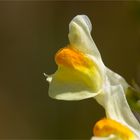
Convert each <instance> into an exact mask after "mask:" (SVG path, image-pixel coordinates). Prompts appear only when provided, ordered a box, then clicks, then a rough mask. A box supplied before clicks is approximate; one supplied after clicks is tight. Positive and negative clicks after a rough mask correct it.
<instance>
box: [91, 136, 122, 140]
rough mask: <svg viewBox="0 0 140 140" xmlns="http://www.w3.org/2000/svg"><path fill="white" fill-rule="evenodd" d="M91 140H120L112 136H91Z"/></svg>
mask: <svg viewBox="0 0 140 140" xmlns="http://www.w3.org/2000/svg"><path fill="white" fill-rule="evenodd" d="M91 140H122V139H120V138H118V137H116V136H114V135H110V136H108V137H95V136H93V137H92V138H91Z"/></svg>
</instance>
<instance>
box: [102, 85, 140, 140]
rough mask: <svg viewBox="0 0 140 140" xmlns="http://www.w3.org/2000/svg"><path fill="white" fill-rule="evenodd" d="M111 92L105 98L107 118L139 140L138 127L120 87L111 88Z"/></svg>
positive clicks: (139, 130) (139, 129)
mask: <svg viewBox="0 0 140 140" xmlns="http://www.w3.org/2000/svg"><path fill="white" fill-rule="evenodd" d="M110 88H111V92H108V93H107V94H106V96H105V100H106V102H105V103H106V104H105V110H106V115H107V117H108V118H111V119H114V120H116V121H118V122H120V123H122V124H124V125H126V126H127V127H129V128H130V129H131V130H132V131H133V132H134V134H135V135H136V136H137V137H138V139H140V125H139V122H138V121H137V120H136V118H135V116H134V115H133V113H132V111H131V109H130V107H129V105H128V103H127V100H126V97H125V95H124V90H123V88H122V86H121V85H117V86H111V87H110Z"/></svg>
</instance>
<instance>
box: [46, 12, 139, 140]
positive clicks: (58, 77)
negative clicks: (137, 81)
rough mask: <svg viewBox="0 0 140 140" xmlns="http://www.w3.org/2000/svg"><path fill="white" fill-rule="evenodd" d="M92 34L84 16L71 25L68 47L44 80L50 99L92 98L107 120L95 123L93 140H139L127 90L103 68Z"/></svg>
mask: <svg viewBox="0 0 140 140" xmlns="http://www.w3.org/2000/svg"><path fill="white" fill-rule="evenodd" d="M91 30H92V25H91V22H90V20H89V18H88V17H87V16H85V15H78V16H76V17H75V18H74V19H73V20H72V21H71V22H70V24H69V35H68V37H69V41H70V44H69V45H67V46H66V47H64V48H62V49H60V50H59V51H58V52H57V53H56V55H55V61H56V64H57V65H58V69H57V71H56V72H55V73H54V74H52V75H50V76H48V78H47V81H48V82H49V96H50V97H52V98H55V99H60V100H82V99H86V98H91V97H93V98H95V99H96V100H97V102H98V103H99V104H100V105H102V106H103V107H104V109H105V112H106V117H107V118H106V119H104V120H101V121H99V122H97V124H96V125H95V129H94V134H95V137H93V138H92V140H140V125H139V123H138V121H137V120H136V118H135V117H134V115H133V113H132V112H131V110H130V107H129V105H128V103H127V100H126V97H125V93H126V92H127V90H128V88H129V87H130V86H129V85H128V84H127V82H126V81H125V79H124V78H123V77H121V76H120V75H118V74H117V73H115V72H113V71H111V70H110V69H109V68H107V67H106V66H105V65H104V63H103V61H102V58H101V55H100V52H99V51H98V49H97V47H96V45H95V43H94V41H93V39H92V37H91V34H90V32H91Z"/></svg>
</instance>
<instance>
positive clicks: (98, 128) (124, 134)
mask: <svg viewBox="0 0 140 140" xmlns="http://www.w3.org/2000/svg"><path fill="white" fill-rule="evenodd" d="M93 133H94V135H95V136H99V137H107V136H109V135H111V134H114V135H116V136H118V137H120V138H122V139H123V140H134V134H133V132H132V131H131V130H130V129H129V128H127V127H126V126H124V125H122V124H120V123H119V122H116V121H114V120H111V119H106V118H104V119H102V120H100V121H98V122H97V123H96V124H95V126H94V128H93Z"/></svg>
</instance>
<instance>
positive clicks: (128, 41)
mask: <svg viewBox="0 0 140 140" xmlns="http://www.w3.org/2000/svg"><path fill="white" fill-rule="evenodd" d="M78 14H86V15H87V16H89V18H90V19H91V22H92V24H93V31H92V36H93V38H94V41H95V43H96V45H97V46H98V48H99V50H100V52H101V54H102V58H103V60H104V63H105V64H106V66H108V67H109V68H111V69H112V70H114V71H116V72H117V73H119V74H121V75H122V76H123V77H125V78H126V79H127V81H128V82H131V80H132V79H135V80H136V82H137V83H138V84H140V2H138V1H135V2H111V1H110V2H103V1H100V2H97V1H96V2H95V1H90V2H88V1H86V2H85V1H77V2H74V1H71V2H70V1H69V2H55V1H54V2H51V1H42V2H39V1H30V2H27V1H22V2H18V1H15V2H10V1H9V2H4V1H3V2H0V138H28V139H31V138H32V139H35V138H36V139H39V138H45V139H89V138H90V137H91V136H92V127H93V125H94V123H95V122H96V121H97V120H99V119H100V118H102V117H104V110H103V109H102V108H101V107H100V106H99V105H98V104H97V103H96V101H94V100H93V99H87V100H83V101H78V102H74V101H71V102H66V101H58V100H53V99H51V98H49V97H48V93H47V92H48V83H47V82H46V81H45V77H44V76H43V72H46V73H48V74H52V73H53V72H55V71H56V69H57V66H56V64H55V62H54V54H55V53H56V51H57V50H58V49H60V48H61V47H64V46H65V45H66V44H68V38H67V35H68V24H69V22H70V21H71V19H72V18H73V17H74V16H76V15H78Z"/></svg>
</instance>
